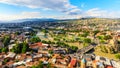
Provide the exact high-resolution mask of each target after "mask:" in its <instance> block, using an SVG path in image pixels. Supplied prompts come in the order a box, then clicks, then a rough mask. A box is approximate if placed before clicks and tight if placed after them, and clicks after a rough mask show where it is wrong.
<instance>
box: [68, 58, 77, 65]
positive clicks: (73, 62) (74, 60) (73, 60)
mask: <svg viewBox="0 0 120 68" xmlns="http://www.w3.org/2000/svg"><path fill="white" fill-rule="evenodd" d="M76 62H77V60H76V59H74V58H73V59H72V60H71V62H70V66H75V64H76Z"/></svg>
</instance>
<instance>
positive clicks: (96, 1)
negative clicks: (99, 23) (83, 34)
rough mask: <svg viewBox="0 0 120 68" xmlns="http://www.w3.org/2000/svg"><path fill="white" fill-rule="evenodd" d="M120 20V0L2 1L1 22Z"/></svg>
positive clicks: (0, 5) (0, 9)
mask: <svg viewBox="0 0 120 68" xmlns="http://www.w3.org/2000/svg"><path fill="white" fill-rule="evenodd" d="M82 17H100V18H120V0H0V20H15V19H25V18H55V19H76V18H82Z"/></svg>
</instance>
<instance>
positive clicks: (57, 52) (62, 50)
mask: <svg viewBox="0 0 120 68" xmlns="http://www.w3.org/2000/svg"><path fill="white" fill-rule="evenodd" d="M53 53H54V54H66V50H64V49H54V50H53Z"/></svg>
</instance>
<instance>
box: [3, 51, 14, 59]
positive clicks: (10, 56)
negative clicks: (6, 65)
mask: <svg viewBox="0 0 120 68" xmlns="http://www.w3.org/2000/svg"><path fill="white" fill-rule="evenodd" d="M15 56H16V54H15V53H13V52H8V55H6V56H5V58H12V59H13V58H15Z"/></svg>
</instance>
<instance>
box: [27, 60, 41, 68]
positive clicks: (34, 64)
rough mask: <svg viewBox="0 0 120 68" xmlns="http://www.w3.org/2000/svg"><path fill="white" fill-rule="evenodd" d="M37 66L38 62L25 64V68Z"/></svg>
mask: <svg viewBox="0 0 120 68" xmlns="http://www.w3.org/2000/svg"><path fill="white" fill-rule="evenodd" d="M38 64H39V62H38V61H31V62H27V63H26V67H31V66H36V65H38Z"/></svg>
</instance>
